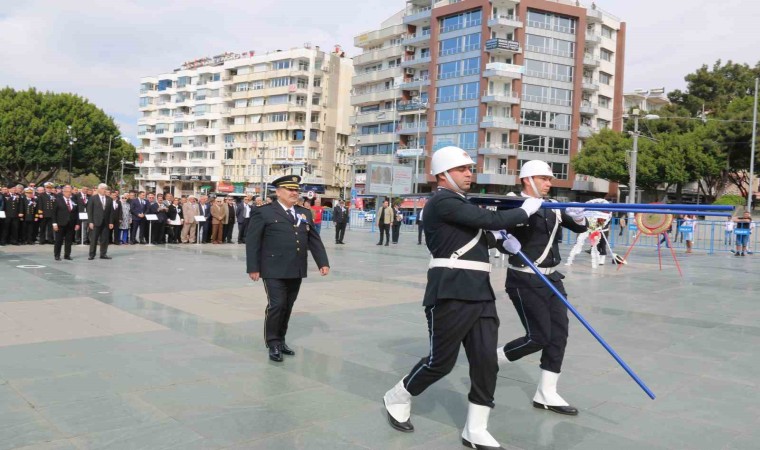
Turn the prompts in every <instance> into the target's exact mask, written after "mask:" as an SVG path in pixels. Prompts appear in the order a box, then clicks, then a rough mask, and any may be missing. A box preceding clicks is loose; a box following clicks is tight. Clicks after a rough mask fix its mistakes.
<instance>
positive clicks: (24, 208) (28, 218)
mask: <svg viewBox="0 0 760 450" xmlns="http://www.w3.org/2000/svg"><path fill="white" fill-rule="evenodd" d="M20 212H21V213H22V214H24V217H23V218H22V219H21V220H22V221H24V222H36V221H37V202H36V201H34V198H28V197H26V196H24V197H21V210H20Z"/></svg>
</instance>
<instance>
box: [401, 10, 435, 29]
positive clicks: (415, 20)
mask: <svg viewBox="0 0 760 450" xmlns="http://www.w3.org/2000/svg"><path fill="white" fill-rule="evenodd" d="M431 12H432V8H431V7H430V6H427V7H421V8H409V9H408V10H407V11H406V15H404V19H403V23H404V25H417V26H419V25H426V24H429V23H430V14H431Z"/></svg>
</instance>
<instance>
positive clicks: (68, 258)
mask: <svg viewBox="0 0 760 450" xmlns="http://www.w3.org/2000/svg"><path fill="white" fill-rule="evenodd" d="M63 259H65V260H68V261H74V258H72V257H71V256H64V257H63Z"/></svg>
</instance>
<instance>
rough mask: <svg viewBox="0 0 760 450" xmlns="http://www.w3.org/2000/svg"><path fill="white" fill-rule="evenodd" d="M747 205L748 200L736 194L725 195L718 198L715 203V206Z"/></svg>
mask: <svg viewBox="0 0 760 450" xmlns="http://www.w3.org/2000/svg"><path fill="white" fill-rule="evenodd" d="M746 204H747V199H746V198H744V197H742V196H740V195H736V194H727V195H723V196H721V197H718V199H717V200H715V202H713V205H733V206H742V205H746Z"/></svg>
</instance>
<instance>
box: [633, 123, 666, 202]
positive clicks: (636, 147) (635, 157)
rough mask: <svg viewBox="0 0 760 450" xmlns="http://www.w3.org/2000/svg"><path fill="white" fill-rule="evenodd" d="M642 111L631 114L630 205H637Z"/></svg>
mask: <svg viewBox="0 0 760 450" xmlns="http://www.w3.org/2000/svg"><path fill="white" fill-rule="evenodd" d="M640 114H641V111H639V110H638V109H634V110H633V112H632V113H631V116H633V133H632V135H633V150H632V151H631V173H630V178H629V182H628V203H636V164H637V162H638V154H639V115H640ZM659 118H660V116H658V115H656V114H647V115H646V116H644V117H643V119H644V120H657V119H659ZM629 217H633V213H629Z"/></svg>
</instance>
